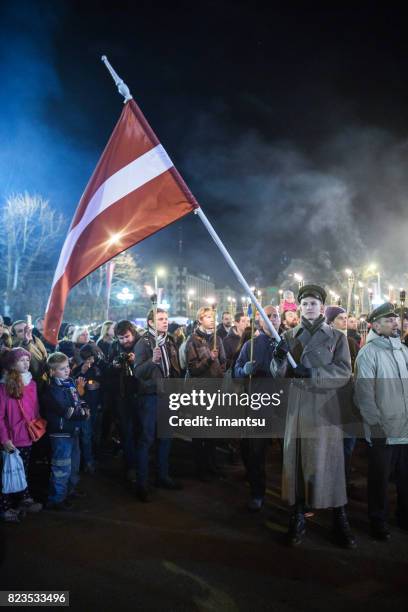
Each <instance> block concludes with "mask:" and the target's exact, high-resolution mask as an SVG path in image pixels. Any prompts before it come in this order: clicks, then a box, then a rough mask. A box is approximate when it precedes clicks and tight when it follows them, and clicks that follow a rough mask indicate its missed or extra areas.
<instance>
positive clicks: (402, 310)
mask: <svg viewBox="0 0 408 612" xmlns="http://www.w3.org/2000/svg"><path fill="white" fill-rule="evenodd" d="M405 297H406V293H405V291H404V289H401V291H400V318H401V340H402V339H403V338H404V313H405V308H404V307H405Z"/></svg>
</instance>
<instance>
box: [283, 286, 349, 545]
mask: <svg viewBox="0 0 408 612" xmlns="http://www.w3.org/2000/svg"><path fill="white" fill-rule="evenodd" d="M325 299H326V292H325V290H324V289H323V288H322V287H319V286H318V285H305V286H304V287H302V288H301V289H300V291H299V295H298V302H299V303H300V310H301V323H300V324H299V325H298V326H296V327H295V328H293V329H291V330H288V331H286V332H285V333H284V334H283V339H282V341H281V343H280V345H278V347H277V349H276V351H275V356H274V358H273V360H272V363H271V371H272V373H273V374H274V375H275V376H282V375H286V376H288V377H294V378H295V379H296V380H294V381H293V383H292V385H291V387H290V391H289V399H288V409H287V417H286V428H285V441H284V456H283V475H282V476H283V477H282V496H283V498H284V499H286V500H287V502H288V503H289V505H290V506H291V507H292V514H291V518H290V523H289V531H288V541H289V544H291V545H296V544H299V543H300V542H301V541H302V538H303V536H304V534H305V531H306V524H305V507H306V506H307V507H310V508H333V509H334V513H333V519H334V523H333V527H334V535H335V539H336V541H337V542H338V543H339V544H341V545H342V546H345V547H346V548H354V547H355V545H356V544H355V539H354V536H353V534H352V532H351V529H350V526H349V523H348V520H347V515H346V512H345V504H346V503H347V495H346V482H345V470H344V450H343V432H342V429H341V423H340V420H341V419H340V407H339V403H338V397H337V389H339V388H341V387H343V386H344V385H346V384H347V382H348V380H349V379H350V376H351V363H350V351H349V348H348V344H347V338H346V336H345V335H344V334H342V333H341V332H340V331H338V330H336V329H332V328H331V327H330V326H329V325H327V324H326V323H325V319H324V316H323V305H324V302H325ZM288 351H290V352H291V354H292V355H293V357H294V358H295V360H296V362H297V363H298V367H297V368H295V369H292V368H291V367H290V366H289V365H288V363H287V359H286V356H287V352H288Z"/></svg>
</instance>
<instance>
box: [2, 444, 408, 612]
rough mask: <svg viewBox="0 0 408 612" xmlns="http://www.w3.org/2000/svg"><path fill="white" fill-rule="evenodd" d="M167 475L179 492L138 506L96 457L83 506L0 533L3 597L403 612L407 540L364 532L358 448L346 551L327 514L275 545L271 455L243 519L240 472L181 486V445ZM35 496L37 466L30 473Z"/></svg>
mask: <svg viewBox="0 0 408 612" xmlns="http://www.w3.org/2000/svg"><path fill="white" fill-rule="evenodd" d="M173 455H174V459H173V464H174V472H175V473H176V474H177V476H178V477H179V478H180V479H182V481H183V483H184V490H183V491H176V492H173V491H162V490H160V491H156V494H155V497H154V500H153V501H152V502H151V503H149V504H142V503H140V502H138V501H137V500H136V498H135V496H134V492H133V491H132V490H131V488H128V487H126V486H125V485H124V482H123V480H122V477H121V474H122V470H121V459H120V457H112V456H109V455H106V456H105V457H103V458H102V460H101V462H100V467H99V470H98V472H97V473H96V474H95V475H94V476H88V475H84V476H83V478H82V481H81V488H82V489H84V490H86V492H87V497H86V498H84V499H82V500H80V502H78V503H77V505H76V508H75V509H74V510H72V511H71V512H67V513H55V512H54V513H53V512H51V511H43V512H41V513H40V514H38V515H28V516H27V517H26V518H25V519H24V521H23V522H22V523H21V524H20V525H14V524H5V525H4V526H3V532H2V537H3V542H4V546H3V563H2V568H1V572H0V576H1V581H2V588H3V589H20V590H31V589H33V590H51V589H54V590H55V589H57V590H69V591H70V607H71V609H74V610H80V611H86V612H88V611H94V610H95V611H96V610H102V611H103V610H109V611H112V610H113V611H120V610H143V611H146V610H160V611H161V610H166V611H173V610H174V611H184V610H185V611H194V610H198V611H226V612H238V611H251V612H253V611H258V610H259V611H262V610H272V611H274V610H276V611H279V612H281V611H282V612H286V611H295V610H296V611H298V610H305V611H310V612H312V611H313V612H319V611H322V612H323V611H325V612H326V611H327V610H329V611H330V612H337V611H338V612H350V611H351V610H363V609H364V608H366V609H367V610H368V609H369V610H370V612H371V611H373V610H383V609H384V610H385V609H387V610H392V611H393V612H407V610H408V533H405V532H402V531H400V530H399V529H398V528H397V527H396V526H393V527H392V539H391V541H389V542H387V543H380V542H375V541H373V540H372V539H371V538H370V536H369V534H368V523H367V519H366V505H365V474H364V469H365V461H364V448H363V447H361V448H360V450H359V453H358V455H359V456H356V461H355V465H356V470H355V471H354V472H353V481H354V483H355V487H354V492H353V495H352V499H351V501H350V504H349V514H350V519H351V522H352V525H353V528H354V531H355V533H356V536H357V538H358V548H357V550H354V551H347V550H343V549H341V548H338V547H336V546H335V545H334V544H333V543H332V542H331V538H330V525H331V513H330V512H328V511H322V512H318V513H316V514H315V515H314V516H313V517H312V518H310V519H308V533H307V538H306V540H305V542H304V543H303V544H302V545H301V546H300V547H299V548H296V549H291V548H288V547H287V546H286V545H285V543H284V537H283V536H284V532H285V528H286V523H287V519H288V514H287V509H286V508H285V507H284V505H283V504H282V502H281V501H280V497H279V477H280V456H279V449H278V445H274V446H272V447H271V450H270V456H269V468H268V471H269V475H270V479H269V483H268V495H267V503H266V507H265V509H264V510H263V511H262V512H261V513H259V514H257V515H253V514H250V513H249V512H248V511H247V509H246V503H247V499H248V487H247V485H246V483H245V480H244V471H243V468H242V467H241V466H226V467H225V472H226V479H225V480H215V481H213V482H211V483H201V482H198V481H196V480H194V478H193V466H192V462H191V457H190V448H189V445H188V443H184V442H181V441H178V442H176V444H175V448H174V453H173ZM36 469H37V473H36V481H35V483H36V492H37V495H40V496H41V494H44V489H41V487H42V485H43V484H44V475H45V467H44V466H42V467H41V466H36Z"/></svg>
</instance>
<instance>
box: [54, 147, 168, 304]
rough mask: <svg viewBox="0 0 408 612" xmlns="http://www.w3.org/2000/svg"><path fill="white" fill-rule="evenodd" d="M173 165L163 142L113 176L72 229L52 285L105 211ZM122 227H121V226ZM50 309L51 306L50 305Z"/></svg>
mask: <svg viewBox="0 0 408 612" xmlns="http://www.w3.org/2000/svg"><path fill="white" fill-rule="evenodd" d="M172 166H173V162H172V161H171V159H170V157H169V156H168V155H167V153H166V151H165V150H164V148H163V147H162V145H160V144H159V145H157V146H156V147H154V148H153V149H151V150H150V151H148V152H147V153H144V154H143V155H141V156H140V157H138V158H137V159H135V160H134V161H132V162H130V164H128V165H127V166H124V167H123V168H121V169H120V170H118V171H117V172H115V174H113V175H112V176H110V177H109V178H108V179H107V180H106V181H105V182H104V183H103V184H102V185H101V186H100V187H99V189H97V191H96V192H95V193H94V195H93V196H92V198H91V199H90V201H89V203H88V206H87V207H86V210H85V213H84V215H83V216H82V218H81V220H80V221H79V223H78V224H77V225H76V226H75V227H73V228H72V229H71V231H70V232H69V234H68V236H67V237H66V239H65V242H64V246H63V247H62V251H61V255H60V258H59V261H58V266H57V269H56V271H55V274H54V281H53V284H52V286H53V287H54V285H55V284H56V282H57V281H58V280H59V279H60V278H61V276H62V275H63V274H64V272H65V268H66V266H67V264H68V262H69V258H70V257H71V254H72V251H73V249H74V246H75V244H76V243H77V241H78V238H79V237H80V235H81V234H82V232H83V231H84V230H85V229H86V228H87V227H88V225H89V224H90V223H92V221H94V219H95V218H96V217H97V216H98V215H99V214H101V213H102V212H103V211H104V210H106V209H107V208H109V206H112V204H115V202H117V201H118V200H121V199H122V198H124V197H125V196H127V195H128V194H129V193H132V191H134V190H135V189H138V188H139V187H142V185H145V184H146V183H148V182H149V181H151V180H152V179H154V178H156V177H157V176H160V174H163V172H166V171H167V170H169V168H171V167H172ZM118 229H119V228H118ZM47 310H48V306H47Z"/></svg>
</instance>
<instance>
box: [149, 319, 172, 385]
mask: <svg viewBox="0 0 408 612" xmlns="http://www.w3.org/2000/svg"><path fill="white" fill-rule="evenodd" d="M149 334H150V335H151V336H152V337H153V340H154V342H156V330H155V329H153V327H150V325H149ZM166 340H167V333H166V334H160V333H159V334H157V344H158V347H159V349H160V352H161V361H160V363H159V364H158V365H159V367H160V369H161V371H162V373H163V376H164V378H169V376H170V359H169V354H168V352H167V346H166Z"/></svg>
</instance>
